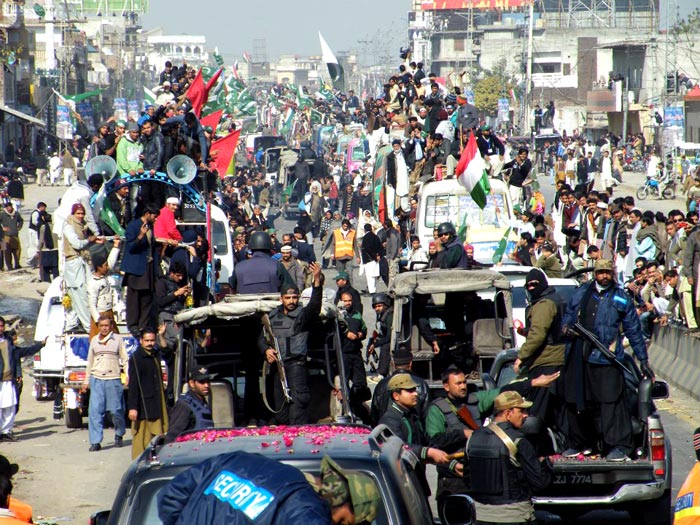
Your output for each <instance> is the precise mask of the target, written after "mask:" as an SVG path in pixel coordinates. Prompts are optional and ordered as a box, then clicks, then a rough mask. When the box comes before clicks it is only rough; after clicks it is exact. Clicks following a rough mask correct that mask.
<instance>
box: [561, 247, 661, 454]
mask: <svg viewBox="0 0 700 525" xmlns="http://www.w3.org/2000/svg"><path fill="white" fill-rule="evenodd" d="M593 272H594V274H595V279H594V280H593V281H591V282H589V283H586V284H584V285H582V286H581V287H580V288H578V290H576V292H575V293H574V295H573V296H572V297H571V300H570V301H569V304H568V305H567V308H566V313H565V314H564V321H563V331H564V333H568V334H570V330H569V329H570V328H571V327H572V326H573V325H574V324H575V323H577V322H578V323H581V325H582V326H583V327H584V328H586V329H588V330H589V331H591V332H593V334H595V336H596V337H597V338H598V340H599V341H600V342H601V343H602V344H603V346H605V347H607V348H609V349H610V351H611V352H613V353H614V354H615V358H616V359H617V360H618V361H622V360H623V359H624V353H625V351H624V349H623V347H622V340H623V338H624V337H626V338H627V340H628V341H629V343H630V346H631V347H632V350H633V351H634V355H635V356H636V357H637V360H638V361H639V368H640V370H641V372H642V375H644V376H645V377H648V378H649V379H651V380H652V381H653V380H654V372H653V371H652V369H651V368H649V361H648V357H647V347H646V343H645V341H644V336H643V335H642V326H641V324H640V323H639V317H638V316H637V311H636V309H635V305H634V300H633V299H632V298H631V297H630V296H629V295H627V293H626V292H625V290H624V289H623V288H622V287H621V286H620V285H619V284H617V283H616V282H615V278H614V267H613V263H612V261H610V260H607V259H599V260H597V261H596V263H595V266H594V268H593ZM562 385H563V387H564V388H563V391H564V392H563V393H564V398H565V401H566V419H567V423H568V425H569V429H568V436H567V437H568V439H569V445H568V447H569V448H568V449H567V450H565V451H564V454H563V455H564V456H566V457H576V456H578V455H579V454H583V455H587V454H591V453H593V447H594V446H595V445H596V443H597V442H598V436H597V435H596V431H595V429H596V425H594V424H592V423H591V413H590V412H589V410H590V409H591V406H594V408H595V407H596V406H597V407H599V409H600V427H599V428H600V429H601V431H602V442H603V449H602V450H598V451H596V453H600V454H603V455H605V456H606V457H605V459H606V460H608V461H614V462H623V461H628V460H629V457H630V454H631V453H632V450H633V446H634V445H633V440H632V420H631V418H630V414H629V408H628V407H627V402H626V400H625V378H624V376H623V373H622V371H621V370H620V368H619V367H618V366H616V365H615V364H614V363H613V362H611V361H610V360H608V358H607V357H605V356H604V355H602V354H601V353H600V351H599V350H597V349H596V348H595V347H594V346H592V345H591V343H590V342H589V341H587V340H584V339H583V338H581V337H576V336H574V337H571V338H570V339H569V342H567V348H566V358H565V365H564V378H563V383H562Z"/></svg>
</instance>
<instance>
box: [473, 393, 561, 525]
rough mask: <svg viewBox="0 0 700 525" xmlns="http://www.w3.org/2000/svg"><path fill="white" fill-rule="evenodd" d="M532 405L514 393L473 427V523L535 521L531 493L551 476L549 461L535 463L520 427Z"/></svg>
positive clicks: (501, 396) (497, 401)
mask: <svg viewBox="0 0 700 525" xmlns="http://www.w3.org/2000/svg"><path fill="white" fill-rule="evenodd" d="M530 406H532V403H530V402H529V401H525V399H523V397H522V396H521V395H520V394H519V393H517V392H513V391H509V392H503V393H501V394H499V395H498V397H497V398H496V399H495V401H494V408H495V416H494V419H493V421H492V422H491V424H490V425H488V426H486V427H482V428H479V429H477V430H475V431H474V433H473V434H472V437H471V438H470V439H469V443H468V444H467V459H468V461H469V476H470V479H471V480H474V482H473V483H471V484H470V490H469V495H470V496H471V497H472V499H473V500H474V506H475V507H476V520H477V521H476V523H477V524H478V525H491V524H493V523H512V524H515V523H517V524H521V525H525V524H526V523H531V522H534V521H535V508H534V505H533V504H532V493H533V491H534V492H536V491H538V490H542V489H544V488H545V487H547V485H549V483H550V482H551V479H552V467H551V465H550V463H549V462H548V460H546V459H545V460H543V461H539V460H538V459H537V455H536V454H535V450H534V448H533V447H532V445H531V444H530V442H529V441H528V440H527V439H523V438H524V437H525V436H524V435H523V433H522V432H521V431H520V429H521V428H522V426H523V423H524V422H525V419H527V409H528V408H529V407H530Z"/></svg>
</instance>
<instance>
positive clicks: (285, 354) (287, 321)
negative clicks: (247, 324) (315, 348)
mask: <svg viewBox="0 0 700 525" xmlns="http://www.w3.org/2000/svg"><path fill="white" fill-rule="evenodd" d="M309 268H310V269H311V271H312V274H313V278H314V281H313V288H312V292H311V299H310V300H309V304H308V305H307V306H306V307H303V308H299V295H300V292H299V288H297V287H296V286H295V285H285V286H283V288H282V291H281V296H280V301H281V303H282V304H281V305H280V306H278V307H277V308H276V309H274V310H272V311H271V312H270V313H269V314H268V315H264V316H263V320H262V321H263V331H262V333H261V334H260V338H259V339H258V348H259V349H260V351H261V352H262V353H263V356H264V359H265V362H266V363H267V365H266V366H270V365H276V366H275V367H274V368H273V371H272V373H273V375H276V379H277V380H276V381H275V391H274V399H275V406H276V407H279V408H278V409H277V410H276V411H274V410H273V412H276V419H277V423H279V424H289V425H304V424H307V423H309V404H310V402H311V391H310V390H309V377H308V371H307V369H306V366H307V364H306V353H307V346H306V345H307V341H308V339H309V328H310V327H311V324H312V323H313V322H314V321H316V320H317V319H318V317H319V315H320V313H321V303H322V300H323V288H322V287H321V265H319V264H317V263H311V264H310V265H309Z"/></svg>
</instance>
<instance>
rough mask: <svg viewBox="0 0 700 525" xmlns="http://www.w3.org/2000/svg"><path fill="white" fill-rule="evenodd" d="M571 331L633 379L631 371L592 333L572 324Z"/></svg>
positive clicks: (576, 324) (579, 324) (577, 324)
mask: <svg viewBox="0 0 700 525" xmlns="http://www.w3.org/2000/svg"><path fill="white" fill-rule="evenodd" d="M571 330H572V331H573V332H574V333H575V334H577V335H579V336H581V337H583V338H584V339H585V340H586V341H588V342H590V343H591V344H592V345H593V346H594V347H595V348H596V350H598V351H599V352H600V353H601V354H603V357H605V358H606V359H607V360H608V361H610V362H611V363H613V364H614V365H616V366H617V367H618V368H619V369H620V370H622V371H623V372H626V373H627V374H628V375H629V376H630V377H635V375H634V374H633V373H632V371H631V370H630V369H629V368H627V365H625V364H624V363H623V362H622V361H620V360H619V359H618V358H617V357H615V354H613V353H612V352H611V351H610V349H609V348H607V347H606V346H605V345H604V344H603V343H602V342H601V341H600V339H598V337H597V336H596V335H595V334H594V333H593V332H591V331H590V330H587V329H586V328H584V327H583V326H582V325H581V323H574V326H572V327H571Z"/></svg>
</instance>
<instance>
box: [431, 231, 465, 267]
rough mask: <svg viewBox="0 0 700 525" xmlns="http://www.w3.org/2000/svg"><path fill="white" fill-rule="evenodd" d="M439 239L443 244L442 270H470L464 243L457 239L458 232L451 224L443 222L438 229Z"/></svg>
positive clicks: (440, 256)
mask: <svg viewBox="0 0 700 525" xmlns="http://www.w3.org/2000/svg"><path fill="white" fill-rule="evenodd" d="M437 234H438V238H439V239H440V244H442V251H441V252H440V255H439V256H438V257H439V260H440V268H442V269H451V268H460V269H463V270H468V269H469V262H468V261H467V252H465V251H464V246H462V242H461V241H460V240H459V237H457V230H455V226H454V224H452V223H451V222H443V223H442V224H440V225H439V226H438V228H437Z"/></svg>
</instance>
